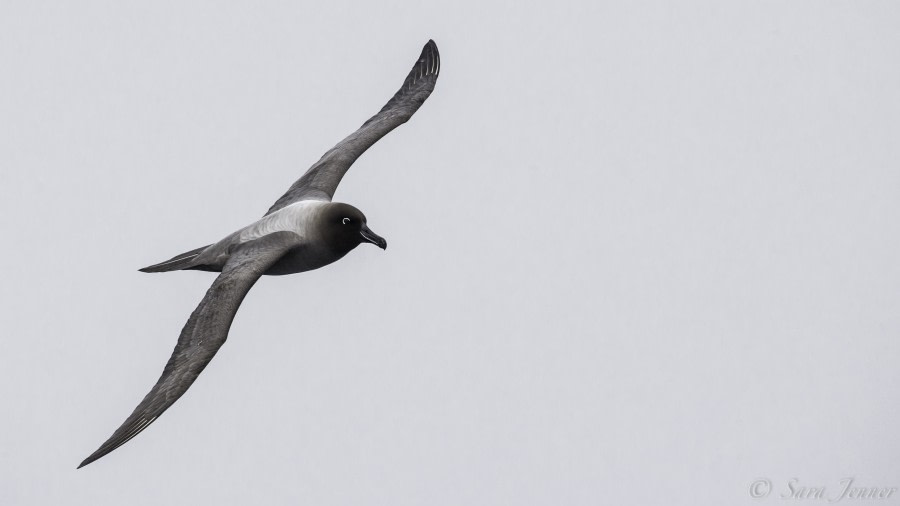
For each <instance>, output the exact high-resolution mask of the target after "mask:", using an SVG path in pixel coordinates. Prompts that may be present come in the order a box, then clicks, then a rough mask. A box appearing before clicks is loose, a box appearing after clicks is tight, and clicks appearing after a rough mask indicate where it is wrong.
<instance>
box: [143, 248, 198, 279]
mask: <svg viewBox="0 0 900 506" xmlns="http://www.w3.org/2000/svg"><path fill="white" fill-rule="evenodd" d="M208 247H209V245H206V246H203V247H202V248H197V249H194V250H191V251H188V252H187V253H182V254H180V255H178V256H175V257H173V258H171V259H169V260H166V261H165V262H160V263H158V264H156V265H151V266H149V267H144V268H143V269H138V270H139V271H141V272H169V271H180V270H182V269H190V268H192V267H196V264H194V260H195V259H196V258H197V256H198V255H200V253H203V250H205V249H206V248H208Z"/></svg>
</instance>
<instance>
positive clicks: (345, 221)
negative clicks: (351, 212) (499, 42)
mask: <svg viewBox="0 0 900 506" xmlns="http://www.w3.org/2000/svg"><path fill="white" fill-rule="evenodd" d="M341 223H342V224H344V225H346V224H348V223H350V218H344V219H342V220H341Z"/></svg>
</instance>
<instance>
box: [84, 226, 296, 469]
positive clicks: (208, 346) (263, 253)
mask: <svg viewBox="0 0 900 506" xmlns="http://www.w3.org/2000/svg"><path fill="white" fill-rule="evenodd" d="M298 240H299V237H298V236H297V235H296V234H294V233H292V232H275V233H273V234H269V235H266V236H264V237H261V238H259V239H257V240H254V241H251V242H248V243H245V244H243V245H241V246H240V247H238V248H237V249H236V250H235V251H234V252H233V253H232V254H231V257H230V258H229V259H228V262H227V263H226V264H225V267H224V268H223V269H222V274H220V275H219V277H218V278H216V280H215V281H214V282H213V284H212V286H211V287H210V288H209V290H208V291H207V292H206V296H205V297H203V300H202V301H201V302H200V305H199V306H197V309H195V310H194V312H193V314H191V317H190V319H188V322H187V323H186V324H185V326H184V329H182V331H181V336H180V337H179V338H178V344H177V345H175V351H173V352H172V357H171V358H169V362H168V363H167V364H166V368H165V369H164V370H163V373H162V376H160V378H159V381H157V382H156V385H154V386H153V388H152V389H151V390H150V393H148V394H147V396H146V397H144V400H142V401H141V403H140V404H138V407H137V408H135V410H134V412H133V413H132V414H131V416H129V417H128V419H127V420H125V423H123V424H122V426H121V427H119V428H118V429H117V430H116V432H115V433H113V435H112V436H111V437H110V438H109V439H108V440H107V441H106V442H105V443H103V445H102V446H101V447H100V448H98V449H97V451H95V452H94V453H92V454H91V456H90V457H88V458H86V459H84V462H82V463H81V465H79V466H78V468H79V469H80V468H82V467H84V466H86V465H88V464H90V463H91V462H93V461H95V460H97V459H99V458H100V457H102V456H104V455H106V454H107V453H109V452H111V451H113V450H115V449H116V448H118V447H120V446H122V445H123V444H125V443H127V442H128V441H129V440H130V439H131V438H133V437H134V436H137V435H138V434H139V433H140V432H141V431H142V430H144V429H146V428H147V427H148V426H149V425H150V424H151V423H153V421H154V420H156V419H157V418H159V415H161V414H163V412H164V411H165V410H167V409H169V406H171V405H172V404H174V403H175V401H177V400H178V398H179V397H181V396H182V395H183V394H184V393H185V392H186V391H187V389H188V388H190V386H191V384H192V383H194V380H196V379H197V376H199V375H200V373H201V372H202V371H203V369H204V368H205V367H206V364H208V363H209V361H210V360H212V358H213V357H214V356H215V355H216V352H217V351H219V348H220V347H221V346H222V344H224V343H225V339H226V338H227V337H228V329H229V328H230V327H231V322H232V321H233V320H234V315H235V314H236V313H237V310H238V307H239V306H240V305H241V302H242V301H243V300H244V296H245V295H247V292H248V291H250V288H251V287H252V286H253V284H254V283H256V281H257V280H258V279H259V278H260V276H262V274H263V273H264V272H265V271H266V270H268V269H269V268H270V267H272V265H273V264H275V262H277V261H278V259H279V258H281V257H282V256H283V255H284V254H285V252H287V251H288V250H289V249H290V248H292V247H294V246H296V245H297V244H299V241H298Z"/></svg>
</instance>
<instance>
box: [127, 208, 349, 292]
mask: <svg viewBox="0 0 900 506" xmlns="http://www.w3.org/2000/svg"><path fill="white" fill-rule="evenodd" d="M336 205H339V204H335V203H331V202H323V201H319V200H302V201H300V202H295V203H293V204H291V205H289V206H287V207H283V208H281V209H279V210H278V211H275V212H274V213H272V214H267V215H266V216H263V217H262V218H260V219H259V220H257V221H255V222H253V223H251V224H250V225H247V226H246V227H243V228H241V229H239V230H236V231H234V232H232V233H231V234H228V235H227V236H225V237H224V238H222V240H220V241H219V242H217V243H215V244H211V245H209V246H206V247H204V248H200V249H199V251H198V250H194V252H195V253H196V254H195V255H192V256H190V257H182V255H179V256H177V257H175V259H177V260H175V261H174V262H173V261H166V262H162V263H160V264H157V265H154V266H150V267H145V268H144V270H145V272H165V271H169V270H187V269H190V270H205V271H213V272H221V271H222V268H223V267H224V266H225V264H226V263H227V262H228V259H229V258H230V256H231V253H232V252H233V251H234V250H235V248H236V247H238V246H240V245H241V244H244V243H248V242H251V241H255V240H257V239H259V238H261V237H265V236H267V235H269V234H272V233H275V232H290V233H293V234H295V235H296V236H297V241H298V244H297V246H295V247H294V248H292V249H291V250H290V251H288V252H286V253H285V254H284V255H283V256H282V257H281V258H280V259H279V260H278V262H277V263H276V264H275V265H274V266H272V267H271V268H269V270H267V271H266V272H264V273H263V274H264V275H284V274H296V273H300V272H305V271H310V270H313V269H318V268H319V267H324V266H326V265H328V264H330V263H332V262H336V261H337V260H340V259H341V258H342V257H343V256H344V255H346V254H347V253H348V251H334V250H332V249H330V248H328V247H327V243H326V242H325V240H324V238H323V237H322V235H323V229H322V227H319V226H318V225H319V221H320V220H322V219H323V216H324V215H325V212H326V210H327V209H329V208H331V207H332V206H336ZM170 262H171V263H170Z"/></svg>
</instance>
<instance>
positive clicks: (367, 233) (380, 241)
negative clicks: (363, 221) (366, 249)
mask: <svg viewBox="0 0 900 506" xmlns="http://www.w3.org/2000/svg"><path fill="white" fill-rule="evenodd" d="M359 235H361V236H363V242H370V243H372V244H374V245H375V246H378V247H379V248H381V249H387V241H385V240H384V237H381V236H380V235H378V234H376V233H375V232H372V230H371V229H370V228H369V226H368V225H363V227H362V230H360V231H359Z"/></svg>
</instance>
